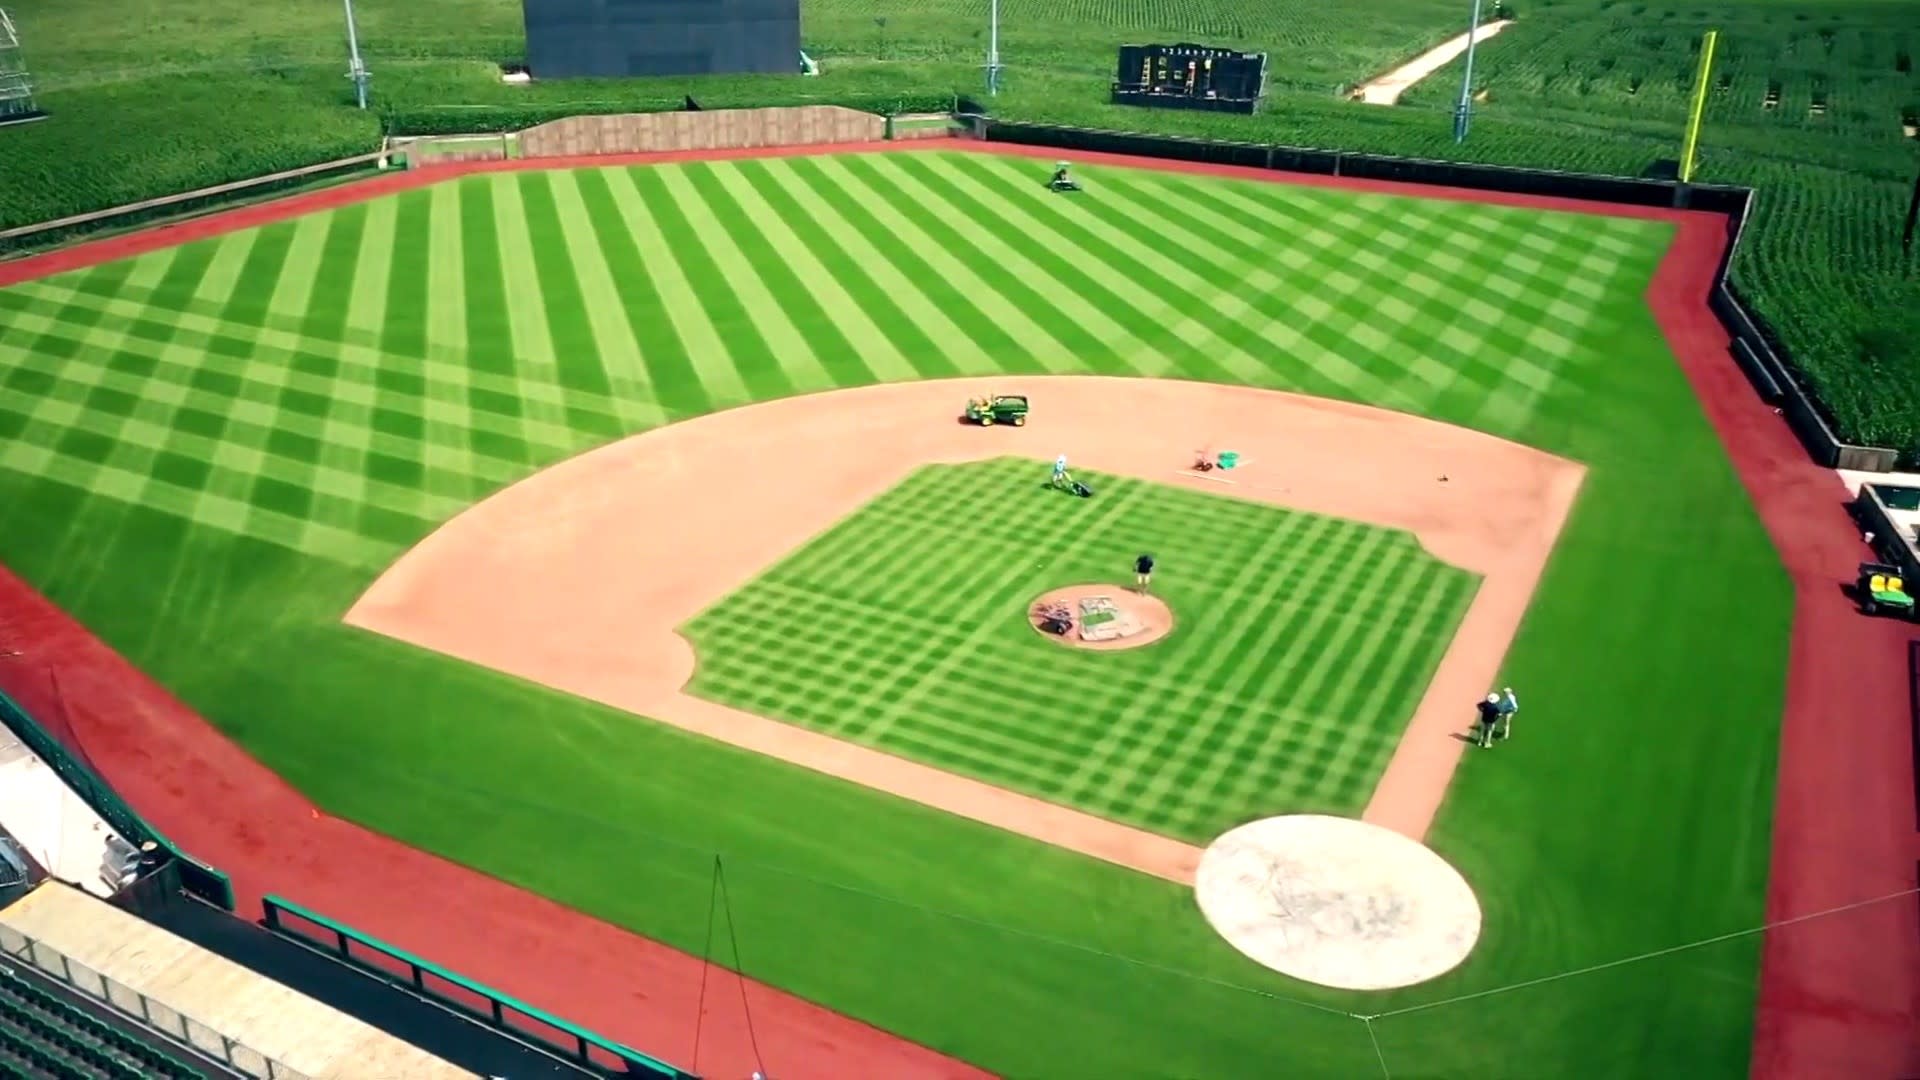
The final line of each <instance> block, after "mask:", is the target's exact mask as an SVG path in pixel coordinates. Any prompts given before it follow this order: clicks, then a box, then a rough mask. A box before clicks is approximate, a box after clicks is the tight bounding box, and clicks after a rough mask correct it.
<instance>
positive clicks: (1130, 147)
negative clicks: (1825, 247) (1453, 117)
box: [961, 102, 1900, 472]
mask: <svg viewBox="0 0 1920 1080" xmlns="http://www.w3.org/2000/svg"><path fill="white" fill-rule="evenodd" d="M961 106H962V109H963V112H964V115H965V118H966V120H967V122H968V124H969V127H970V133H971V134H972V135H973V137H975V138H978V139H983V140H986V141H990V142H1009V143H1017V144H1022V145H1027V146H1048V147H1055V148H1058V149H1060V150H1063V151H1071V150H1082V151H1093V152H1099V153H1112V154H1128V155H1133V156H1137V157H1152V158H1165V159H1171V160H1177V161H1195V162H1205V163H1208V164H1214V165H1237V166H1241V167H1245V168H1255V169H1269V170H1274V171H1279V172H1299V173H1310V174H1315V175H1320V176H1338V177H1345V178H1349V179H1355V180H1380V181H1390V182H1396V183H1406V184H1425V185H1431V186H1435V187H1452V188H1467V189H1471V190H1476V191H1496V192H1502V193H1506V194H1513V195H1542V196H1551V197H1556V198H1563V199H1579V200H1582V201H1587V202H1607V203H1617V204H1626V205H1629V206H1656V207H1667V208H1672V209H1682V210H1701V211H1706V212H1708V213H1715V214H1722V215H1725V217H1726V219H1727V230H1728V241H1727V245H1726V248H1725V250H1724V252H1723V253H1722V255H1721V258H1720V265H1719V267H1718V269H1717V270H1716V271H1715V273H1714V279H1713V285H1712V288H1711V289H1710V290H1709V292H1708V296H1707V298H1706V299H1707V304H1708V307H1709V308H1710V309H1711V310H1712V311H1713V313H1714V315H1715V316H1716V317H1717V318H1718V319H1719V321H1720V323H1721V325H1722V326H1723V327H1725V329H1726V331H1727V334H1728V336H1729V337H1730V338H1731V339H1732V346H1731V350H1730V351H1731V352H1732V355H1733V359H1734V361H1735V363H1737V364H1738V365H1739V366H1740V368H1741V370H1742V371H1743V372H1745V373H1746V375H1747V377H1748V379H1749V381H1751V382H1752V383H1753V386H1754V389H1755V391H1756V392H1757V393H1758V394H1759V395H1760V397H1761V399H1762V400H1764V401H1766V402H1767V403H1768V404H1771V405H1775V406H1776V407H1778V408H1779V410H1780V414H1781V415H1782V416H1783V417H1784V418H1785V419H1786V422H1787V424H1788V426H1789V427H1790V428H1792V430H1793V433H1794V435H1795V436H1796V437H1797V438H1798V439H1799V440H1800V444H1801V445H1802V446H1804V447H1805V448H1806V450H1807V453H1808V454H1809V455H1810V456H1811V457H1812V458H1813V460H1814V461H1815V462H1817V463H1818V464H1820V465H1823V466H1825V467H1827V468H1841V469H1855V470H1859V471H1861V472H1890V471H1892V470H1893V469H1894V468H1895V467H1896V465H1897V464H1898V461H1899V458H1900V455H1899V452H1898V451H1896V450H1892V449H1888V448H1885V447H1875V446H1857V445H1854V444H1852V443H1846V442H1842V441H1841V440H1840V439H1839V437H1838V436H1836V435H1835V434H1834V433H1833V427H1832V424H1831V423H1830V422H1829V421H1828V419H1827V417H1826V416H1825V415H1824V414H1823V413H1822V412H1821V410H1820V405H1819V402H1818V400H1817V399H1816V398H1815V397H1814V396H1813V395H1812V394H1811V393H1810V392H1809V391H1808V390H1807V389H1806V388H1805V387H1804V386H1803V385H1802V384H1801V381H1800V379H1799V377H1798V375H1797V374H1796V369H1795V368H1794V366H1793V364H1792V363H1791V361H1790V360H1789V359H1788V358H1787V357H1786V356H1785V349H1784V347H1782V346H1781V345H1780V344H1779V339H1778V337H1777V336H1776V335H1775V334H1774V333H1773V332H1772V330H1771V329H1770V328H1769V327H1767V325H1766V323H1765V322H1764V321H1763V320H1761V319H1760V318H1759V317H1758V316H1756V315H1754V314H1753V313H1752V311H1751V310H1749V309H1748V307H1747V305H1746V304H1745V302H1744V301H1742V299H1741V298H1740V295H1739V292H1738V290H1737V289H1736V288H1735V287H1734V285H1733V283H1732V281H1731V280H1729V278H1728V276H1727V275H1728V270H1729V268H1730V267H1731V266H1732V263H1733V258H1734V255H1735V253H1736V252H1737V250H1738V249H1739V245H1740V240H1741V238H1742V236H1743V235H1744V234H1745V232H1746V225H1747V221H1748V219H1749V217H1750V216H1751V213H1752V209H1753V204H1754V201H1755V200H1756V199H1757V198H1758V195H1757V193H1756V192H1755V191H1754V190H1753V189H1751V188H1742V187H1728V186H1721V185H1709V184H1682V183H1679V182H1677V181H1671V180H1642V179H1631V178H1627V177H1617V176H1595V175H1589V174H1584V173H1566V172H1555V171H1552V170H1547V169H1520V168H1509V167H1506V166H1499V165H1469V164H1462V163H1459V162H1451V161H1429V160H1422V159H1417V158H1396V157H1385V156H1382V155H1379V154H1349V153H1343V152H1340V151H1333V150H1315V149H1310V148H1305V147H1297V146H1276V145H1268V144H1264V143H1237V142H1216V141H1212V140H1205V139H1185V138H1177V137H1171V136H1163V135H1146V134H1140V133H1135V132H1116V131H1097V130H1092V129H1088V128H1067V127H1052V126H1047V125H1041V124H1025V123H1015V122H1009V121H1003V120H994V119H992V118H990V117H988V116H986V115H985V114H984V112H983V111H982V110H981V109H979V107H978V106H977V105H976V104H975V103H973V102H962V103H961Z"/></svg>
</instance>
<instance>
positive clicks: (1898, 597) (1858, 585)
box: [1853, 563, 1914, 619]
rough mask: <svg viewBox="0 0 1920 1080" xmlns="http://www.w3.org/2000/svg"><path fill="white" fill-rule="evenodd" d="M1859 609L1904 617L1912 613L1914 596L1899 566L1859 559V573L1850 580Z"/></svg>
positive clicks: (1911, 615) (1871, 613)
mask: <svg viewBox="0 0 1920 1080" xmlns="http://www.w3.org/2000/svg"><path fill="white" fill-rule="evenodd" d="M1853 591H1854V596H1855V598H1856V599H1858V600H1859V601H1860V610H1861V611H1862V612H1863V613H1865V614H1868V615H1878V614H1880V613H1882V612H1885V613H1886V614H1888V615H1894V616H1898V617H1900V618H1903V619H1912V618H1913V617H1914V603H1913V596H1912V595H1911V594H1910V593H1908V592H1907V588H1906V582H1905V581H1903V580H1902V579H1901V577H1900V568H1899V567H1897V566H1888V565H1886V564H1885V563H1861V564H1860V576H1859V577H1858V578H1857V579H1855V581H1854V583H1853Z"/></svg>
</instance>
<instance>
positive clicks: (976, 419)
mask: <svg viewBox="0 0 1920 1080" xmlns="http://www.w3.org/2000/svg"><path fill="white" fill-rule="evenodd" d="M967 422H968V423H972V424H979V425H980V426H981V427H991V426H993V425H994V424H1012V425H1013V426H1014V427H1025V426H1026V424H1027V397H1026V395H1025V394H995V395H993V396H992V397H977V398H974V399H973V400H971V401H969V402H967Z"/></svg>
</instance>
